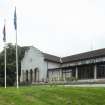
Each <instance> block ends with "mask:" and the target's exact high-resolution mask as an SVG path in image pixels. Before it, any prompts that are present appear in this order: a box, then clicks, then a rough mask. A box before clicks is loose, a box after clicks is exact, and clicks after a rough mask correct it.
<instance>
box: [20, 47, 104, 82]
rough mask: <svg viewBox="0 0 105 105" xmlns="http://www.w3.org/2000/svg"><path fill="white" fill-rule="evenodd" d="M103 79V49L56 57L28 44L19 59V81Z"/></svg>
mask: <svg viewBox="0 0 105 105" xmlns="http://www.w3.org/2000/svg"><path fill="white" fill-rule="evenodd" d="M73 80H74V81H76V82H77V81H78V82H79V81H82V82H83V81H85V82H86V81H89V82H94V81H103V82H104V81H105V49H99V50H94V51H90V52H85V53H81V54H76V55H72V56H67V57H62V58H60V57H57V56H54V55H50V54H46V53H43V52H41V51H39V50H38V49H37V48H35V47H33V46H30V47H29V49H28V50H26V51H25V55H24V58H23V60H22V61H21V78H20V81H21V82H30V83H36V82H55V81H56V82H61V81H62V82H65V81H73Z"/></svg>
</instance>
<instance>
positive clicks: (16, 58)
mask: <svg viewBox="0 0 105 105" xmlns="http://www.w3.org/2000/svg"><path fill="white" fill-rule="evenodd" d="M16 74H17V76H16V80H17V88H19V82H18V80H19V79H18V78H19V77H18V46H17V29H16Z"/></svg>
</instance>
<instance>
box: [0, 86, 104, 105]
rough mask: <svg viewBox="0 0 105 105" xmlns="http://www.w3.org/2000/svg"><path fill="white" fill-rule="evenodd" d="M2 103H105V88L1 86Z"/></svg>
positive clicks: (98, 104) (91, 104) (61, 104)
mask: <svg viewBox="0 0 105 105" xmlns="http://www.w3.org/2000/svg"><path fill="white" fill-rule="evenodd" d="M0 105H105V88H85V87H81V88H80V87H63V86H32V87H31V86H30V87H29V86H28V87H20V88H19V89H16V88H13V87H9V88H7V89H4V88H0Z"/></svg>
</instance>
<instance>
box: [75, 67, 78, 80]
mask: <svg viewBox="0 0 105 105" xmlns="http://www.w3.org/2000/svg"><path fill="white" fill-rule="evenodd" d="M75 76H76V79H78V67H76V75H75Z"/></svg>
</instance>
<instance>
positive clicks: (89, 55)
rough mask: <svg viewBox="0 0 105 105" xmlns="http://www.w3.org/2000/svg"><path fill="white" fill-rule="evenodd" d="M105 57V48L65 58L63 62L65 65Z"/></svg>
mask: <svg viewBox="0 0 105 105" xmlns="http://www.w3.org/2000/svg"><path fill="white" fill-rule="evenodd" d="M103 56H105V48H103V49H98V50H94V51H90V52H85V53H80V54H76V55H72V56H67V57H63V58H62V61H63V63H66V62H74V61H79V60H85V59H90V58H91V59H92V58H98V57H103Z"/></svg>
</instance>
